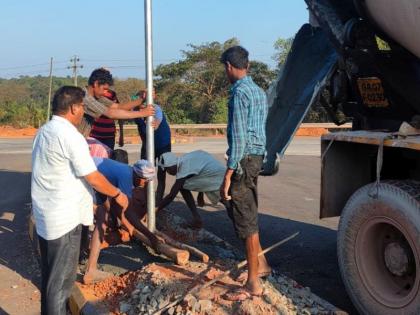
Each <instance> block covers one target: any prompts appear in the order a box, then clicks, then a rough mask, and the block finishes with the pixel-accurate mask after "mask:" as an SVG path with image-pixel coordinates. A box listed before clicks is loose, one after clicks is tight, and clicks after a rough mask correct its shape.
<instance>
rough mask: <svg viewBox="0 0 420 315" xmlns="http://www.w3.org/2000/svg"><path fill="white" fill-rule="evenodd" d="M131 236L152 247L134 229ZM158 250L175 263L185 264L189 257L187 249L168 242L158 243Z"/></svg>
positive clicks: (146, 239)
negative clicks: (173, 245)
mask: <svg viewBox="0 0 420 315" xmlns="http://www.w3.org/2000/svg"><path fill="white" fill-rule="evenodd" d="M133 236H134V237H135V238H137V239H138V240H139V241H141V242H142V243H143V244H145V245H147V246H149V247H152V244H150V241H149V239H148V238H147V237H146V236H144V235H143V234H142V233H140V232H139V231H137V230H134V232H133ZM158 251H159V252H160V253H162V254H164V255H165V256H166V257H168V258H169V259H171V260H172V261H174V262H175V263H176V264H177V265H181V266H182V265H185V264H186V263H188V261H189V259H190V253H189V252H188V251H186V250H182V249H178V248H175V247H172V246H170V245H168V244H164V243H161V244H159V247H158Z"/></svg>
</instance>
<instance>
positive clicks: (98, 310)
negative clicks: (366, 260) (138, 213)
mask: <svg viewBox="0 0 420 315" xmlns="http://www.w3.org/2000/svg"><path fill="white" fill-rule="evenodd" d="M163 212H165V217H166V220H165V221H166V222H164V223H163V225H164V226H167V224H168V223H171V225H170V226H171V227H173V226H174V225H175V226H179V224H181V223H183V222H184V219H183V218H181V217H179V216H177V215H175V214H173V213H171V212H169V211H166V209H164V210H163V211H162V214H163ZM175 230H176V229H174V231H175ZM193 233H196V234H195V237H196V239H197V240H198V239H201V240H204V239H205V240H210V241H212V242H213V243H214V244H215V245H217V246H218V247H220V245H221V247H222V248H225V249H226V250H227V251H230V252H231V253H232V254H233V257H232V258H234V259H236V260H239V259H240V257H241V255H242V254H241V253H240V252H239V251H238V250H237V249H236V248H235V247H233V246H232V245H231V244H229V243H228V242H226V241H225V240H223V239H221V238H220V237H218V236H217V235H215V234H213V233H212V232H210V231H208V230H206V229H201V230H199V232H193ZM29 237H30V239H31V242H32V245H33V246H34V249H35V250H36V252H37V253H38V258H39V255H40V252H39V245H38V238H37V236H36V228H35V221H34V219H33V216H32V215H31V216H30V218H29ZM282 276H283V277H284V278H285V279H288V281H291V282H293V281H294V280H293V279H290V278H288V277H286V276H284V275H282ZM267 281H268V280H267ZM268 282H269V283H270V285H272V283H271V282H270V281H268ZM311 298H312V299H313V300H314V301H316V302H317V303H318V304H319V305H321V306H323V307H324V308H325V309H328V310H329V312H328V314H330V315H348V313H347V312H344V311H342V310H340V309H339V308H337V307H336V306H334V305H332V304H331V303H329V302H328V301H326V300H324V299H322V298H321V297H319V296H317V295H315V294H314V293H312V292H311ZM69 307H70V311H71V313H72V315H78V314H81V315H105V314H109V311H108V310H106V309H104V308H103V307H102V305H101V301H100V300H98V299H97V298H96V297H95V296H93V295H91V294H87V293H86V291H85V290H82V289H81V284H80V283H79V282H76V283H75V285H74V287H73V289H72V293H71V295H70V298H69Z"/></svg>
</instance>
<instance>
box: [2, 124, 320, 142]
mask: <svg viewBox="0 0 420 315" xmlns="http://www.w3.org/2000/svg"><path fill="white" fill-rule="evenodd" d="M36 132H37V129H36V128H32V127H28V128H14V127H11V126H0V137H7V138H15V137H16V138H26V137H28V138H30V137H33V136H34V135H35V134H36ZM326 133H328V130H327V129H325V128H299V129H298V131H297V133H296V135H297V136H309V137H311V136H313V137H315V136H322V135H323V134H326ZM223 137H224V136H223ZM187 138H188V136H181V135H175V137H174V139H173V141H177V142H184V141H187V140H186V139H187ZM125 139H126V143H131V144H136V143H139V142H140V139H139V137H136V136H129V137H125Z"/></svg>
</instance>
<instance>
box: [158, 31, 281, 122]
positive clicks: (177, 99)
mask: <svg viewBox="0 0 420 315" xmlns="http://www.w3.org/2000/svg"><path fill="white" fill-rule="evenodd" d="M235 45H239V41H238V40H237V39H236V38H231V39H229V40H227V41H225V42H224V43H220V42H210V43H205V44H201V45H193V44H189V45H188V49H187V50H184V51H182V54H183V58H182V60H180V61H177V62H173V63H170V64H167V65H160V66H158V67H157V69H156V75H157V76H158V80H157V88H158V94H160V99H159V100H160V101H161V103H162V105H163V106H164V109H165V111H166V113H167V115H168V117H169V120H170V121H171V122H174V121H178V120H180V119H181V120H182V122H196V123H220V122H226V120H227V114H226V113H227V100H228V91H229V88H228V87H229V82H228V81H227V78H226V74H225V70H224V66H223V64H221V63H220V56H221V54H222V53H223V51H224V50H226V49H227V48H229V47H232V46H235ZM249 70H250V71H249V73H250V75H251V76H252V77H253V79H254V80H255V82H256V83H257V84H258V85H260V86H261V87H262V88H263V89H267V88H268V85H269V84H270V82H271V81H272V80H273V79H274V76H275V73H274V72H273V71H271V70H270V69H269V68H268V66H267V65H266V64H264V63H261V62H258V61H251V62H250V69H249ZM180 109H181V110H182V112H183V113H184V115H182V114H181V112H180Z"/></svg>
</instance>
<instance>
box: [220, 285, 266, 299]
mask: <svg viewBox="0 0 420 315" xmlns="http://www.w3.org/2000/svg"><path fill="white" fill-rule="evenodd" d="M263 295H264V289H263V288H262V287H261V285H257V286H256V288H251V286H250V285H249V284H247V285H244V286H243V287H240V288H239V289H236V290H232V291H230V292H228V293H226V294H225V295H224V296H223V298H224V299H225V300H228V301H234V302H238V301H245V300H247V299H251V298H253V297H262V296H263Z"/></svg>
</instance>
